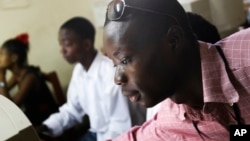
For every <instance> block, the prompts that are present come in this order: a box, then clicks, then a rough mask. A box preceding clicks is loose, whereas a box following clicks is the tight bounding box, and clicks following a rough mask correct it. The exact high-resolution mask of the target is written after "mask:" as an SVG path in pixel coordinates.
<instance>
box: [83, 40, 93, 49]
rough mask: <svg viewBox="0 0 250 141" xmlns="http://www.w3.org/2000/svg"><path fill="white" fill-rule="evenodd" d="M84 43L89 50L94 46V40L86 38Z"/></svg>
mask: <svg viewBox="0 0 250 141" xmlns="http://www.w3.org/2000/svg"><path fill="white" fill-rule="evenodd" d="M82 43H83V46H84V48H85V49H86V50H89V49H91V48H92V47H93V44H92V41H91V40H90V39H84V40H83V42H82Z"/></svg>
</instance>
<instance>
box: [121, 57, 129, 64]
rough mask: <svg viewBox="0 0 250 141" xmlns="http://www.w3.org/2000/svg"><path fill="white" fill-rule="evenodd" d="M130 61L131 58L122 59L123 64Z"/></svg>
mask: <svg viewBox="0 0 250 141" xmlns="http://www.w3.org/2000/svg"><path fill="white" fill-rule="evenodd" d="M128 63H129V58H123V59H122V60H121V64H122V65H127V64H128Z"/></svg>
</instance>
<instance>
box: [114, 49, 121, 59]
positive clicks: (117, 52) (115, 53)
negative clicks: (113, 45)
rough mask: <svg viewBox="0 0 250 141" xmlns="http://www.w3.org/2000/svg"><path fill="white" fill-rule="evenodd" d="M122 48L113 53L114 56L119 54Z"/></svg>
mask: <svg viewBox="0 0 250 141" xmlns="http://www.w3.org/2000/svg"><path fill="white" fill-rule="evenodd" d="M120 50H121V48H118V49H117V50H116V51H115V52H114V53H113V56H116V57H117V56H118V55H119V54H120Z"/></svg>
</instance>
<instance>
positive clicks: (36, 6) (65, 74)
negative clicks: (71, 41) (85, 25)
mask: <svg viewBox="0 0 250 141" xmlns="http://www.w3.org/2000/svg"><path fill="white" fill-rule="evenodd" d="M3 2H7V3H5V4H12V5H13V6H14V7H12V8H7V7H8V5H4V3H3ZM8 2H9V3H8ZM17 2H23V3H17ZM107 2H108V0H0V44H2V43H3V42H4V41H5V40H6V39H9V38H11V37H14V36H16V35H17V34H19V33H22V32H28V33H29V35H30V52H29V63H30V64H33V65H39V66H40V68H41V69H42V70H43V71H45V72H48V71H51V70H56V71H57V73H58V75H59V79H60V81H61V83H62V86H63V88H64V89H66V87H67V85H68V82H69V80H70V77H71V71H72V68H73V66H72V65H70V64H68V63H67V62H66V61H65V60H64V59H63V58H62V56H61V54H60V51H59V49H60V47H59V44H58V40H57V34H58V28H59V27H60V26H61V24H62V23H63V22H65V21H66V20H68V19H69V18H71V17H73V16H84V17H87V18H88V19H89V20H90V21H91V22H93V23H94V25H95V26H96V30H97V35H96V43H95V46H96V47H97V48H98V49H100V48H101V47H102V28H101V27H100V26H98V25H101V24H102V23H101V22H102V19H103V18H104V17H103V16H104V15H105V8H103V7H105V6H106V4H107ZM21 4H24V6H22V7H20V6H21ZM18 5H19V6H18ZM97 5H98V6H99V8H96V7H97ZM95 10H97V11H95ZM98 14H99V15H98ZM95 15H98V18H96V17H95ZM99 20H101V22H100V21H99Z"/></svg>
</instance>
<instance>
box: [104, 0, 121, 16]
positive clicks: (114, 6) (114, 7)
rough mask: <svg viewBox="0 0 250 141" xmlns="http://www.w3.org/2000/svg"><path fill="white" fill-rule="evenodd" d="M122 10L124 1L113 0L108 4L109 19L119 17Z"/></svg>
mask: <svg viewBox="0 0 250 141" xmlns="http://www.w3.org/2000/svg"><path fill="white" fill-rule="evenodd" d="M123 11H124V2H123V1H121V0H114V1H112V2H111V3H110V4H109V6H108V11H107V15H108V18H109V20H118V19H120V18H121V16H122V14H123Z"/></svg>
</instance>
